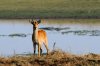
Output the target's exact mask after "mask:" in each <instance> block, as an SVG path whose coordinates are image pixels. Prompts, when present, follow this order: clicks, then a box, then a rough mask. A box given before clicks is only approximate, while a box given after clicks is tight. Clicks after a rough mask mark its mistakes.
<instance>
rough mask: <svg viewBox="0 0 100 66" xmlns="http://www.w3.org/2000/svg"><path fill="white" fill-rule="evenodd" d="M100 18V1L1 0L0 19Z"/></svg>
mask: <svg viewBox="0 0 100 66" xmlns="http://www.w3.org/2000/svg"><path fill="white" fill-rule="evenodd" d="M32 16H34V17H35V18H100V0H9V1H6V0H0V18H30V17H32Z"/></svg>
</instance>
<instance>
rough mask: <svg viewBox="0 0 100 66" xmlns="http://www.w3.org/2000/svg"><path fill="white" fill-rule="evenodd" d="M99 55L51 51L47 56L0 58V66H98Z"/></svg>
mask: <svg viewBox="0 0 100 66" xmlns="http://www.w3.org/2000/svg"><path fill="white" fill-rule="evenodd" d="M99 65H100V55H99V54H93V53H89V54H87V55H80V56H78V55H73V54H70V53H65V52H63V51H59V50H56V51H52V52H50V53H49V55H48V56H46V55H42V56H41V57H40V58H38V57H37V56H34V55H33V56H32V55H29V56H13V57H7V58H4V57H0V66H99Z"/></svg>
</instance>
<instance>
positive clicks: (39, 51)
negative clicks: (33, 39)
mask: <svg viewBox="0 0 100 66" xmlns="http://www.w3.org/2000/svg"><path fill="white" fill-rule="evenodd" d="M38 56H39V57H40V45H39V44H38Z"/></svg>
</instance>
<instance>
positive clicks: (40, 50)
mask: <svg viewBox="0 0 100 66" xmlns="http://www.w3.org/2000/svg"><path fill="white" fill-rule="evenodd" d="M40 55H42V48H41V47H40Z"/></svg>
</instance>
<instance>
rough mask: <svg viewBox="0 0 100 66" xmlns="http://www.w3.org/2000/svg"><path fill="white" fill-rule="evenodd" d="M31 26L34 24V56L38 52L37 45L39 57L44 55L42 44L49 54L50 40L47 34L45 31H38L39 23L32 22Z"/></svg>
mask: <svg viewBox="0 0 100 66" xmlns="http://www.w3.org/2000/svg"><path fill="white" fill-rule="evenodd" d="M31 24H33V34H32V41H33V47H34V54H35V51H36V45H38V56H40V54H42V47H41V46H42V44H44V45H45V47H46V50H47V54H48V39H47V35H46V32H45V31H44V30H38V24H39V22H38V21H31Z"/></svg>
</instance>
